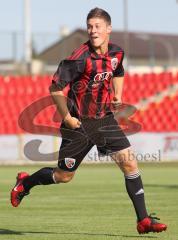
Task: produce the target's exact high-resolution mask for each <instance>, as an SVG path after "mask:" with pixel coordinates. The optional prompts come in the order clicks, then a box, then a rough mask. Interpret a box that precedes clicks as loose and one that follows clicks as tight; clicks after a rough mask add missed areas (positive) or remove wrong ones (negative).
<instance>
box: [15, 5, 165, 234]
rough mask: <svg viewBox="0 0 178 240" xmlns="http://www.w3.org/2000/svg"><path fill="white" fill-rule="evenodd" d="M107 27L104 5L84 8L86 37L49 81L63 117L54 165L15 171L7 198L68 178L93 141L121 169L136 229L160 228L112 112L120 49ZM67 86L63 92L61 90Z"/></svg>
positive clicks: (119, 81)
mask: <svg viewBox="0 0 178 240" xmlns="http://www.w3.org/2000/svg"><path fill="white" fill-rule="evenodd" d="M111 31H112V27H111V17H110V15H109V14H108V13H107V12H106V11H104V10H103V9H100V8H94V9H92V10H91V11H90V12H89V13H88V16H87V32H88V36H89V40H88V41H87V42H86V43H84V44H83V45H81V46H80V47H79V48H78V49H76V50H75V51H74V52H73V53H72V55H71V56H70V57H68V58H67V59H65V60H63V61H62V62H61V63H60V64H59V67H58V69H57V71H56V73H55V74H54V77H53V81H52V84H51V86H50V93H51V96H52V98H53V100H54V102H55V104H56V107H57V109H58V111H59V113H60V115H61V116H62V118H63V122H62V125H61V134H62V144H61V147H60V150H59V161H58V166H57V167H56V168H49V167H45V168H42V169H40V170H39V171H37V172H35V173H33V174H32V175H29V174H28V173H26V172H21V173H18V175H17V182H16V185H15V187H14V188H13V189H12V192H11V203H12V205H13V206H14V207H17V206H18V205H19V204H20V202H21V200H22V198H23V197H24V196H25V195H27V194H29V192H30V190H31V188H33V187H34V186H36V185H48V184H56V183H67V182H69V181H71V179H72V178H73V176H74V175H75V172H76V170H77V168H78V166H79V165H80V163H81V162H82V160H83V158H84V157H85V156H86V154H87V153H88V152H89V150H90V149H91V148H92V147H93V146H94V145H96V146H97V148H98V151H99V152H100V153H102V154H109V155H110V156H111V158H112V159H113V160H114V161H115V162H116V163H117V165H118V166H119V167H120V169H121V171H122V172H123V174H124V178H125V185H126V189H127V192H128V195H129V197H130V199H131V201H132V202H133V206H134V208H135V212H136V216H137V231H138V232H139V233H140V234H142V233H148V232H162V231H165V230H166V228H167V226H166V225H165V224H162V223H159V222H157V221H156V218H154V217H153V216H149V215H148V213H147V210H146V206H145V200H144V190H143V184H142V180H141V176H140V172H139V169H138V166H137V161H136V159H135V158H132V160H131V159H130V156H134V154H133V152H132V150H131V147H130V143H129V141H128V139H127V137H126V136H125V134H124V132H123V131H122V130H121V128H120V127H119V126H118V122H117V121H116V120H115V118H114V115H113V108H114V109H116V108H117V107H118V106H119V105H120V104H121V102H122V88H123V81H124V69H123V65H122V62H123V57H124V52H123V50H122V49H121V48H120V47H118V46H117V45H115V44H112V43H110V42H109V37H110V33H111ZM67 86H69V87H70V89H69V92H68V98H66V97H65V95H64V89H65V87H67ZM111 91H113V94H114V95H112V94H111ZM112 106H114V107H112Z"/></svg>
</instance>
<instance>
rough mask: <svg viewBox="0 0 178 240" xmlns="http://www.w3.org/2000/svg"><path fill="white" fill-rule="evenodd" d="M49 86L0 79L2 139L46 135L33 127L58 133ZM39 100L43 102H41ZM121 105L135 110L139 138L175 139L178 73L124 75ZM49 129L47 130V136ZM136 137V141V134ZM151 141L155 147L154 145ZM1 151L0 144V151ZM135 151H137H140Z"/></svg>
mask: <svg viewBox="0 0 178 240" xmlns="http://www.w3.org/2000/svg"><path fill="white" fill-rule="evenodd" d="M50 82H51V76H49V75H45V76H1V77H0V86H1V88H0V108H1V112H0V117H1V121H0V134H1V136H3V135H9V136H12V135H17V136H22V135H26V134H27V135H28V134H29V133H35V134H46V132H45V131H46V129H45V131H44V128H38V127H36V126H49V127H53V130H54V129H55V133H57V132H58V130H56V129H57V128H58V127H59V125H60V118H59V116H57V115H55V112H56V109H55V107H54V105H53V103H52V100H51V99H50V97H49V91H48V87H49V84H50ZM45 97H46V98H45ZM42 98H43V101H41V100H40V99H42ZM37 100H40V101H37ZM36 101H37V104H33V106H32V108H31V112H27V115H26V116H25V119H24V118H23V119H22V121H23V124H21V127H20V126H19V122H18V121H19V115H20V113H21V112H22V111H23V110H24V109H25V108H26V107H27V106H30V105H31V104H32V103H34V102H36ZM45 101H46V102H45ZM123 102H124V103H128V104H131V105H134V106H135V107H136V108H137V111H136V113H135V114H134V115H133V116H131V118H132V119H133V120H134V121H136V122H138V123H140V124H141V126H142V128H141V133H140V134H143V133H144V134H150V133H155V134H163V135H161V138H162V139H165V141H166V139H167V137H168V136H169V137H170V135H169V134H170V132H171V133H173V139H175V134H176V132H177V130H178V124H177V122H178V114H177V111H178V73H176V74H173V73H172V72H162V73H147V74H126V76H125V85H124V92H123ZM33 112H38V114H37V115H36V117H35V118H34V119H33V118H32V117H31V114H32V115H33ZM22 125H23V126H22ZM35 125H36V126H35ZM24 126H26V127H24ZM22 128H23V129H22ZM24 128H25V129H24ZM51 129H52V128H49V129H48V131H47V132H48V134H50V131H51ZM25 130H26V131H25ZM53 134H54V132H53ZM53 134H52V135H53ZM165 134H168V136H167V135H165ZM55 135H56V134H55ZM176 136H177V135H176ZM135 137H136V138H139V134H137V135H135V136H134V138H135ZM148 139H149V138H148ZM18 141H19V140H18ZM150 141H151V142H152V144H154V141H152V140H150ZM165 144H166V143H163V144H162V148H165ZM2 148H3V147H2V142H1V150H2ZM149 148H151V145H150V147H149ZM137 150H138V151H139V147H137ZM175 150H176V149H173V151H174V153H173V156H175ZM21 157H22V156H21ZM17 158H19V156H18V157H17ZM17 158H16V159H17ZM166 158H168V159H172V155H171V154H167V155H166ZM173 159H174V157H173Z"/></svg>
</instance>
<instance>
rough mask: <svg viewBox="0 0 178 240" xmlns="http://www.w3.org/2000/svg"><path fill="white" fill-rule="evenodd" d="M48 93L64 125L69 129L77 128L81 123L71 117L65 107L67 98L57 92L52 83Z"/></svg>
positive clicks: (61, 92) (60, 92)
mask: <svg viewBox="0 0 178 240" xmlns="http://www.w3.org/2000/svg"><path fill="white" fill-rule="evenodd" d="M49 91H50V94H51V96H52V99H53V101H54V103H55V104H56V107H57V110H58V112H59V113H60V115H61V116H62V118H63V120H64V123H65V125H66V126H67V127H69V128H71V129H75V128H79V127H80V125H81V122H80V121H79V120H78V119H77V118H75V117H72V116H71V114H70V112H69V109H68V107H67V97H65V96H64V93H63V91H59V90H58V88H57V86H56V84H54V83H53V84H51V86H50V87H49Z"/></svg>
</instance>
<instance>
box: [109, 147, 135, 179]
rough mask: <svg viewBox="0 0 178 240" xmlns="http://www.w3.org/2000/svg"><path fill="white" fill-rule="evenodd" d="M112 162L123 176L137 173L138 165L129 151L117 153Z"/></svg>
mask: <svg viewBox="0 0 178 240" xmlns="http://www.w3.org/2000/svg"><path fill="white" fill-rule="evenodd" d="M114 160H115V162H116V163H117V165H118V166H119V167H120V169H121V170H122V172H123V173H124V174H129V173H133V172H136V171H138V165H137V161H136V158H135V155H134V153H133V152H132V151H131V150H130V149H125V150H122V151H120V152H118V153H117V154H116V155H115V156H114Z"/></svg>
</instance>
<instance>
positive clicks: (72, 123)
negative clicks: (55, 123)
mask: <svg viewBox="0 0 178 240" xmlns="http://www.w3.org/2000/svg"><path fill="white" fill-rule="evenodd" d="M64 124H65V126H66V127H68V128H71V129H76V128H80V126H81V124H82V123H81V122H80V121H79V120H78V119H77V118H75V117H70V118H67V119H64Z"/></svg>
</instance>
